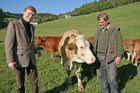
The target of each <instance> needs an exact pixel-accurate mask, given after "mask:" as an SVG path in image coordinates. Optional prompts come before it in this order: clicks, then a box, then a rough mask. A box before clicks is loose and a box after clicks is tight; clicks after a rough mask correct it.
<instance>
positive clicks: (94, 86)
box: [0, 2, 140, 93]
mask: <svg viewBox="0 0 140 93" xmlns="http://www.w3.org/2000/svg"><path fill="white" fill-rule="evenodd" d="M139 10H140V2H137V3H134V4H129V5H126V6H121V7H118V8H114V9H110V10H106V11H104V12H107V13H108V14H109V16H110V21H111V23H112V24H114V25H117V26H119V27H121V33H122V38H123V39H132V38H139V37H140V31H139V30H140V26H139V25H140V21H139V20H140V17H139V16H140V12H139ZM99 13H100V12H98V13H92V14H88V15H82V16H77V17H73V18H70V19H60V20H56V21H50V22H47V23H43V24H39V25H37V26H36V33H35V34H36V35H39V36H60V35H62V34H63V32H65V31H67V30H71V29H76V30H79V31H81V32H82V33H83V34H84V35H85V36H86V37H91V36H94V34H95V31H96V28H97V26H98V24H97V20H96V17H97V15H98V14H99ZM4 39H5V29H3V30H0V41H4ZM0 50H1V53H0V73H1V75H0V93H15V92H16V82H15V79H14V73H13V71H12V70H10V69H9V68H8V66H7V64H6V60H5V50H4V42H0ZM41 52H42V56H41V57H37V56H36V58H37V62H38V63H37V67H38V74H39V91H40V93H81V92H79V91H78V87H77V78H76V76H75V70H73V71H72V73H71V77H72V82H73V84H72V86H67V74H66V71H65V68H64V67H63V66H61V65H60V58H59V56H58V52H56V53H55V54H56V55H55V63H53V62H51V61H50V55H49V54H48V53H46V52H45V51H44V50H41ZM139 64H140V61H139ZM95 68H96V64H92V65H87V64H83V66H82V71H81V72H82V82H83V84H84V86H85V90H84V91H83V92H82V93H101V88H100V85H99V82H98V80H97V76H96V73H95ZM139 81H140V66H138V67H137V68H136V67H135V66H133V65H131V63H128V62H127V61H126V60H122V62H121V64H120V65H119V66H118V83H119V91H120V92H121V93H140V88H139V87H140V82H139ZM25 86H26V93H31V90H30V84H29V80H28V78H27V75H26V82H25Z"/></svg>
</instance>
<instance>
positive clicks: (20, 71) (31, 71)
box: [14, 65, 38, 93]
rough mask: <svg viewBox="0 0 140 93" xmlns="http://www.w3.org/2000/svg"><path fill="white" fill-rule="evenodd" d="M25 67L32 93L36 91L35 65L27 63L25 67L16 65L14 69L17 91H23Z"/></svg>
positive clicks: (36, 74) (23, 92)
mask: <svg viewBox="0 0 140 93" xmlns="http://www.w3.org/2000/svg"><path fill="white" fill-rule="evenodd" d="M25 69H26V71H27V74H28V78H29V80H30V85H31V88H32V93H38V73H37V68H36V65H29V67H27V68H23V67H17V68H16V69H14V73H15V79H16V83H17V93H25V87H24V82H25Z"/></svg>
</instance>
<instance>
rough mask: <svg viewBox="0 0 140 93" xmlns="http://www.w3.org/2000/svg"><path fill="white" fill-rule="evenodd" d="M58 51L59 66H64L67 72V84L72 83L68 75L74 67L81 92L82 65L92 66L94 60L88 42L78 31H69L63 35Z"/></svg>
mask: <svg viewBox="0 0 140 93" xmlns="http://www.w3.org/2000/svg"><path fill="white" fill-rule="evenodd" d="M58 51H59V54H60V56H61V64H62V65H64V66H65V68H66V71H67V75H68V84H71V83H72V82H71V76H70V73H71V70H72V68H73V67H75V68H76V76H77V79H78V88H79V90H80V91H82V90H83V89H84V87H83V84H82V81H81V73H80V69H81V66H82V63H84V62H86V63H87V64H92V63H94V62H95V60H96V58H95V56H94V55H93V54H92V52H91V50H90V44H89V42H88V41H87V40H86V39H85V37H84V35H83V34H81V33H80V32H79V31H76V30H70V31H67V32H65V33H64V34H63V36H62V39H61V40H60V42H59V46H58Z"/></svg>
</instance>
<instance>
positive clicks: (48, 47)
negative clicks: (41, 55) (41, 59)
mask: <svg viewBox="0 0 140 93" xmlns="http://www.w3.org/2000/svg"><path fill="white" fill-rule="evenodd" d="M61 38H62V37H61V36H59V37H53V36H48V37H40V36H35V38H34V40H35V46H40V47H42V48H43V49H44V50H45V51H46V52H48V53H49V54H50V57H51V58H50V60H52V61H53V62H54V61H55V60H54V56H55V51H58V44H59V41H60V40H61Z"/></svg>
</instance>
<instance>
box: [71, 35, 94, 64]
mask: <svg viewBox="0 0 140 93" xmlns="http://www.w3.org/2000/svg"><path fill="white" fill-rule="evenodd" d="M76 46H77V49H76V51H75V53H74V59H75V61H76V62H80V63H83V62H86V63H87V64H92V63H93V62H95V60H96V58H95V56H94V55H93V54H92V52H91V50H90V44H89V42H88V41H87V40H86V39H85V37H84V35H79V36H77V37H76Z"/></svg>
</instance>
